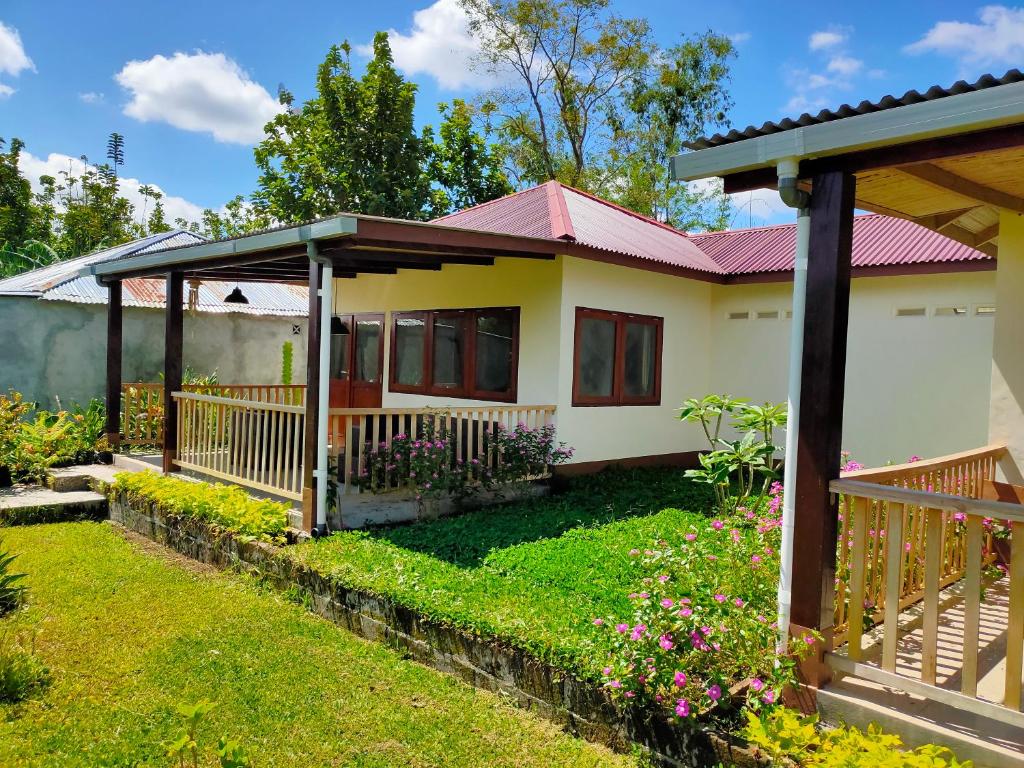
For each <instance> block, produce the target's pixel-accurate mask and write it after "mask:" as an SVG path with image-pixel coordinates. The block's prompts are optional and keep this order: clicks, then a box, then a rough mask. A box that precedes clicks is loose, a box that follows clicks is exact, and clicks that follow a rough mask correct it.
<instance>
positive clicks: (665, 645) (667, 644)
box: [658, 635, 675, 651]
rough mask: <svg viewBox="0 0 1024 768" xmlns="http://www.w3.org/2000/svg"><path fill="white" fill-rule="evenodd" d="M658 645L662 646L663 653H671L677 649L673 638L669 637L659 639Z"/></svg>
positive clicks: (663, 636)
mask: <svg viewBox="0 0 1024 768" xmlns="http://www.w3.org/2000/svg"><path fill="white" fill-rule="evenodd" d="M658 645H660V646H661V649H662V650H663V651H671V650H672V649H673V648H674V647H675V643H673V642H672V638H671V637H669V636H668V635H662V636H661V637H659V638H658Z"/></svg>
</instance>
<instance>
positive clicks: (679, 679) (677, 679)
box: [672, 672, 686, 688]
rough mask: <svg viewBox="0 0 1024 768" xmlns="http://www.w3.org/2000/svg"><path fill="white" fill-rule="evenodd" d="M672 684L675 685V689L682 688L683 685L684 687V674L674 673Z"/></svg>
mask: <svg viewBox="0 0 1024 768" xmlns="http://www.w3.org/2000/svg"><path fill="white" fill-rule="evenodd" d="M672 682H673V683H675V686H676V688H682V687H683V686H684V685H686V673H685V672H676V673H675V675H674V676H673V677H672Z"/></svg>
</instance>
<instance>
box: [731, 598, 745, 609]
mask: <svg viewBox="0 0 1024 768" xmlns="http://www.w3.org/2000/svg"><path fill="white" fill-rule="evenodd" d="M732 604H733V605H735V606H736V607H737V608H742V607H743V599H742V598H739V597H737V598H736V599H735V600H733V601H732Z"/></svg>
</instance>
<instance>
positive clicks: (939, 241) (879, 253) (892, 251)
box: [690, 213, 994, 275]
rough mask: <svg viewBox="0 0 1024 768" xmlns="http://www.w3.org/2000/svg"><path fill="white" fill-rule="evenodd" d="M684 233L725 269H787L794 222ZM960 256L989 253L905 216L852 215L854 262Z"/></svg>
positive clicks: (937, 260)
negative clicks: (690, 233) (688, 234)
mask: <svg viewBox="0 0 1024 768" xmlns="http://www.w3.org/2000/svg"><path fill="white" fill-rule="evenodd" d="M690 239H691V240H692V241H693V242H694V244H696V245H697V246H699V247H700V249H701V250H702V251H704V253H706V254H707V255H708V256H709V257H711V258H712V259H714V260H715V262H716V263H718V264H719V265H720V266H721V268H722V269H723V270H725V271H726V272H727V273H729V274H731V275H744V274H754V273H771V272H788V271H790V270H791V269H793V252H794V250H795V248H796V224H782V225H779V226H774V227H757V228H754V229H737V230H732V231H728V232H708V233H705V234H700V235H691V236H690ZM965 261H994V259H993V258H992V257H991V256H989V255H987V254H984V253H982V252H981V251H976V250H975V249H973V248H971V247H970V246H967V245H963V244H962V243H958V242H956V241H955V240H950V239H949V238H948V237H946V236H944V235H941V234H939V233H938V232H933V231H932V230H930V229H927V228H925V227H922V226H920V225H919V224H915V223H914V222H912V221H907V220H905V219H895V218H892V217H890V216H882V215H881V214H877V213H870V214H865V215H862V216H857V217H855V218H854V220H853V266H854V267H886V266H905V265H910V264H937V263H950V262H965Z"/></svg>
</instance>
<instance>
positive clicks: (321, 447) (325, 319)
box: [315, 263, 334, 533]
mask: <svg viewBox="0 0 1024 768" xmlns="http://www.w3.org/2000/svg"><path fill="white" fill-rule="evenodd" d="M322 274H323V276H322V277H321V278H320V386H319V388H318V394H319V399H318V401H317V409H316V413H317V420H316V472H315V475H316V528H317V530H318V531H320V532H321V533H323V532H324V531H326V530H327V491H328V488H327V485H328V483H329V482H330V478H329V477H328V474H327V426H328V421H329V419H330V415H329V414H328V409H329V408H330V395H331V391H330V388H331V371H330V367H331V315H332V313H333V311H334V301H333V292H334V268H333V267H332V266H331V264H330V263H326V264H324V265H323V273H322Z"/></svg>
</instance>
